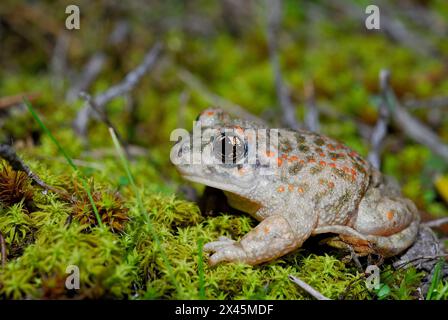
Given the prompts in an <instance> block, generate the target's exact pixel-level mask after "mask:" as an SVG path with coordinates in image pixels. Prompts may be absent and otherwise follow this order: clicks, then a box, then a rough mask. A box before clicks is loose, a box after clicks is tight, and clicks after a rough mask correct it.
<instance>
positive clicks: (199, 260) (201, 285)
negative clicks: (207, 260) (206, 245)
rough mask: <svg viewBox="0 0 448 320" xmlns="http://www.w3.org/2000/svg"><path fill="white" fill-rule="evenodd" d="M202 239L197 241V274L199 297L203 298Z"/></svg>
mask: <svg viewBox="0 0 448 320" xmlns="http://www.w3.org/2000/svg"><path fill="white" fill-rule="evenodd" d="M202 247H203V240H202V239H199V241H198V274H199V299H201V300H204V299H205V281H204V261H203V260H204V259H203V258H202Z"/></svg>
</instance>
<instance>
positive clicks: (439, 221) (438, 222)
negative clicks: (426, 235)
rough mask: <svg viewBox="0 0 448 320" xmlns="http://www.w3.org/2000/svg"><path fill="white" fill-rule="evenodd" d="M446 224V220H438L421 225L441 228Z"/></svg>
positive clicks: (447, 221) (447, 219)
mask: <svg viewBox="0 0 448 320" xmlns="http://www.w3.org/2000/svg"><path fill="white" fill-rule="evenodd" d="M447 223H448V218H440V219H436V220H431V221H428V222H424V223H422V224H423V225H425V226H427V227H430V228H437V227H440V226H442V225H444V224H447Z"/></svg>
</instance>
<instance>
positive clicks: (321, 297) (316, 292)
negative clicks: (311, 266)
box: [288, 275, 331, 300]
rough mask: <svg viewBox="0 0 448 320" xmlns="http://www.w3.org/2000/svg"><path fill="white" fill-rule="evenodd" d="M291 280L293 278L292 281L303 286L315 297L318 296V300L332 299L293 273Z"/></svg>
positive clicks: (290, 276)
mask: <svg viewBox="0 0 448 320" xmlns="http://www.w3.org/2000/svg"><path fill="white" fill-rule="evenodd" d="M288 277H289V280H291V281H292V282H294V283H295V284H297V285H298V286H299V287H300V288H302V289H303V290H305V291H306V292H308V293H309V294H310V295H312V296H313V297H314V298H316V299H317V300H331V299H330V298H327V297H326V296H324V295H323V294H322V293H320V292H319V291H317V290H316V289H314V288H313V287H312V286H310V285H309V284H308V283H306V282H305V281H303V280H300V279H299V278H297V277H294V276H293V275H289V276H288Z"/></svg>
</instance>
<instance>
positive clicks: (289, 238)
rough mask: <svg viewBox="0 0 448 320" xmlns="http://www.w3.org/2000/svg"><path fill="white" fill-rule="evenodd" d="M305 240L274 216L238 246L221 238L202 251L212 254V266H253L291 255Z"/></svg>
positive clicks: (261, 223) (283, 218)
mask: <svg viewBox="0 0 448 320" xmlns="http://www.w3.org/2000/svg"><path fill="white" fill-rule="evenodd" d="M306 237H307V236H301V235H298V234H297V232H294V230H293V229H292V227H291V225H290V224H289V223H288V221H287V219H286V218H285V217H283V216H280V215H275V216H270V217H268V218H266V219H265V220H263V221H262V222H260V224H259V225H258V226H257V227H255V228H254V229H253V230H251V231H250V232H249V233H248V234H247V235H245V236H244V237H243V238H242V239H241V240H240V241H239V242H236V241H233V240H230V239H225V238H220V240H219V241H215V242H210V243H207V244H206V245H205V246H204V251H206V252H214V253H213V254H212V255H211V257H210V259H209V264H210V265H211V266H213V265H215V264H217V263H219V262H223V261H226V262H244V263H247V264H251V265H256V264H259V263H262V262H266V261H270V260H273V259H275V258H278V257H281V256H283V255H285V254H287V253H289V252H291V251H293V250H294V249H296V248H298V247H299V246H300V245H301V244H302V243H303V241H304V240H305V239H306Z"/></svg>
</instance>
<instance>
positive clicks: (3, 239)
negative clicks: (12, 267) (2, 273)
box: [0, 231, 6, 269]
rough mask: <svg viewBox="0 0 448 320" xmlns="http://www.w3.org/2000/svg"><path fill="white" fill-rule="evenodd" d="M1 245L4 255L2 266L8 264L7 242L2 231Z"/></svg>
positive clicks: (0, 233)
mask: <svg viewBox="0 0 448 320" xmlns="http://www.w3.org/2000/svg"><path fill="white" fill-rule="evenodd" d="M0 247H1V257H2V268H3V269H4V268H5V265H6V242H5V238H4V237H3V233H2V232H1V231H0Z"/></svg>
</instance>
